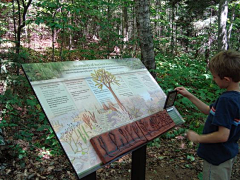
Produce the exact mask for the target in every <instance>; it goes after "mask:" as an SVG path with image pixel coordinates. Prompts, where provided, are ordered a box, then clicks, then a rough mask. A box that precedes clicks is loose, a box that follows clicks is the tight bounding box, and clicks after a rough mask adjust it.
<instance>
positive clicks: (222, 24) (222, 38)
mask: <svg viewBox="0 0 240 180" xmlns="http://www.w3.org/2000/svg"><path fill="white" fill-rule="evenodd" d="M227 16H228V0H220V2H219V11H218V51H221V50H227V47H228V42H227V28H226V24H227Z"/></svg>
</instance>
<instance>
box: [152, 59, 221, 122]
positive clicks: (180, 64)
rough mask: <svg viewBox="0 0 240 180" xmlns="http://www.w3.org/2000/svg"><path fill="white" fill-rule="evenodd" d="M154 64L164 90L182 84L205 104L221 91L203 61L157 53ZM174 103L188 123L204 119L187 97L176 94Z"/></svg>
mask: <svg viewBox="0 0 240 180" xmlns="http://www.w3.org/2000/svg"><path fill="white" fill-rule="evenodd" d="M156 64H157V68H156V73H157V74H158V77H157V81H158V83H159V85H160V86H161V87H162V88H163V90H165V91H166V92H168V91H170V90H172V89H174V88H176V87H179V86H184V87H186V88H187V89H188V90H189V91H190V92H191V93H193V94H195V95H196V96H197V97H199V99H201V100H202V101H204V102H205V103H207V104H211V103H213V102H214V101H215V100H216V99H217V97H218V96H219V94H220V93H222V90H220V89H219V88H218V86H217V85H216V84H214V83H213V81H212V76H211V74H210V72H209V71H206V69H207V67H206V63H205V61H202V60H198V59H190V58H189V57H188V56H187V55H185V54H183V55H181V56H179V57H171V56H163V55H162V54H158V55H157V56H156ZM175 103H176V104H175V105H176V106H177V107H178V109H179V110H180V111H181V114H182V115H183V116H184V118H185V120H186V121H187V122H188V123H190V124H191V123H193V124H195V121H198V122H203V121H204V120H205V118H206V116H205V115H203V114H202V113H200V112H199V111H198V110H197V108H196V107H195V106H194V105H193V104H192V103H191V102H190V101H189V100H188V99H187V98H185V97H182V96H178V99H177V101H176V102H175ZM196 124H197V125H198V123H196Z"/></svg>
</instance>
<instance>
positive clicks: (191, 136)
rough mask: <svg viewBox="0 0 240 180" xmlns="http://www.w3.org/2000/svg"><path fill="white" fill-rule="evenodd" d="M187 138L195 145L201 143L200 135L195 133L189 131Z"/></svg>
mask: <svg viewBox="0 0 240 180" xmlns="http://www.w3.org/2000/svg"><path fill="white" fill-rule="evenodd" d="M187 138H188V139H189V140H190V141H192V142H194V143H199V134H198V133H196V132H194V131H191V130H189V131H188V132H187Z"/></svg>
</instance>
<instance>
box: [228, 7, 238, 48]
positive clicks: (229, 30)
mask: <svg viewBox="0 0 240 180" xmlns="http://www.w3.org/2000/svg"><path fill="white" fill-rule="evenodd" d="M235 9H236V5H235V6H234V7H233V11H232V16H231V20H230V23H231V24H230V26H229V29H228V38H227V43H228V49H229V48H230V47H231V43H230V39H231V33H232V27H233V21H234V19H235Z"/></svg>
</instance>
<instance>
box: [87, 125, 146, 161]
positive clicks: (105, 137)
mask: <svg viewBox="0 0 240 180" xmlns="http://www.w3.org/2000/svg"><path fill="white" fill-rule="evenodd" d="M90 142H91V144H92V145H93V147H94V149H95V151H96V153H97V154H98V156H99V158H100V159H101V161H102V162H103V163H104V164H106V163H107V162H110V161H111V160H113V159H115V158H117V157H118V156H121V155H123V154H124V153H126V152H128V151H131V150H133V149H135V148H136V147H138V146H140V145H142V144H144V143H146V142H147V139H146V138H145V136H144V135H143V133H142V131H141V130H140V129H139V127H138V125H137V124H136V122H133V123H131V124H127V125H125V126H122V127H120V128H117V129H114V130H111V131H109V132H106V133H103V134H101V135H98V136H95V137H93V138H91V139H90Z"/></svg>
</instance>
